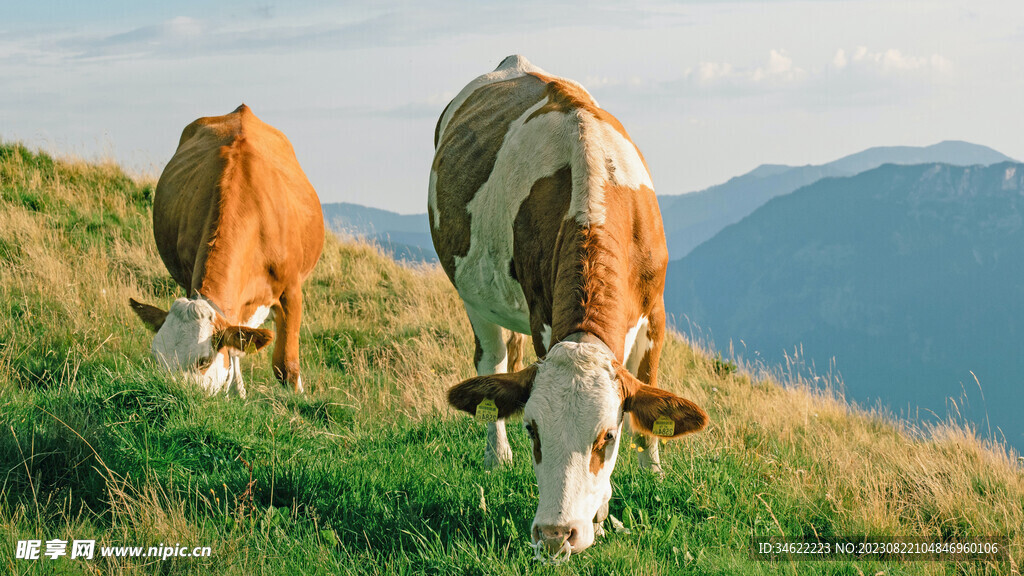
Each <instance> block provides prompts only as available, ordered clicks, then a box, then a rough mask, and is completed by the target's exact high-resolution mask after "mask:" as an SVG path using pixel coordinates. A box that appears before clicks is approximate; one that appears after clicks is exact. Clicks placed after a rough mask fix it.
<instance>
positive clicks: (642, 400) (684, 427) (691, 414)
mask: <svg viewBox="0 0 1024 576" xmlns="http://www.w3.org/2000/svg"><path fill="white" fill-rule="evenodd" d="M615 370H616V373H617V375H618V380H619V396H620V397H621V398H622V399H623V403H622V410H623V411H624V412H628V413H629V414H630V417H631V418H632V420H631V424H632V428H633V430H634V431H636V432H642V433H644V434H647V435H652V434H653V432H652V429H653V427H654V421H655V420H657V419H658V418H661V417H662V416H665V417H668V418H669V419H671V420H672V421H673V422H675V430H674V434H673V435H672V436H667V437H668V438H678V437H679V436H682V435H684V434H689V433H691V432H698V431H700V430H702V429H703V428H704V427H705V426H707V423H708V415H707V413H706V412H704V410H702V409H701V408H700V406H697V405H696V404H694V403H693V402H691V401H690V400H687V399H685V398H682V397H680V396H677V395H675V394H673V393H671V392H669V391H668V390H662V389H661V388H655V387H654V386H649V385H647V384H644V383H643V382H641V381H640V380H638V379H637V378H636V377H635V376H633V375H632V374H630V373H629V371H628V370H626V368H625V367H624V366H622V365H621V364H618V363H616V366H615Z"/></svg>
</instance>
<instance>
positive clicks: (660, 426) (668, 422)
mask: <svg viewBox="0 0 1024 576" xmlns="http://www.w3.org/2000/svg"><path fill="white" fill-rule="evenodd" d="M651 432H654V435H655V436H666V437H671V436H675V435H676V423H675V421H674V420H672V419H671V418H669V417H668V416H662V417H660V418H658V419H657V420H655V421H654V426H651Z"/></svg>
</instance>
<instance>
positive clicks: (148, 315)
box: [128, 298, 167, 332]
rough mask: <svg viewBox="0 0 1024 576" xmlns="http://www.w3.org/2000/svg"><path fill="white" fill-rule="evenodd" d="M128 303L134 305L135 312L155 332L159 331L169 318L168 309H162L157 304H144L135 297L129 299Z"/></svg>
mask: <svg viewBox="0 0 1024 576" xmlns="http://www.w3.org/2000/svg"><path fill="white" fill-rule="evenodd" d="M128 305H129V306H131V307H132V310H134V311H135V314H137V315H138V317H139V319H140V320H142V323H143V324H145V325H146V328H149V329H150V330H152V331H153V332H159V331H160V327H161V326H163V325H164V320H166V319H167V311H166V310H161V309H159V308H157V307H156V306H150V305H149V304H143V303H142V302H138V301H136V300H135V299H134V298H129V299H128Z"/></svg>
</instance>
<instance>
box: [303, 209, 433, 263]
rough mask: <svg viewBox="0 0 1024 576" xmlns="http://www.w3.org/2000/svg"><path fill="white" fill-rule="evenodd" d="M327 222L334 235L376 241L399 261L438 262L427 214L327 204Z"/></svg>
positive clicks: (325, 213) (325, 218)
mask: <svg viewBox="0 0 1024 576" xmlns="http://www.w3.org/2000/svg"><path fill="white" fill-rule="evenodd" d="M323 211H324V221H325V222H326V224H327V227H328V228H329V229H331V230H333V231H335V232H340V233H343V234H351V235H353V236H359V237H362V238H366V239H367V240H371V241H373V242H376V243H377V244H379V245H380V246H382V247H383V248H384V249H385V250H387V251H389V252H391V253H392V254H393V255H394V256H395V258H397V259H399V260H411V261H417V262H436V261H437V253H436V252H435V251H434V243H433V241H432V240H431V239H430V225H429V223H428V222H427V215H426V214H425V213H424V214H398V213H396V212H389V211H387V210H380V209H378V208H369V207H367V206H360V205H359V204H350V203H348V202H339V203H334V204H324V205H323Z"/></svg>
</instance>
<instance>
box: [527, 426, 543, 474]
mask: <svg viewBox="0 0 1024 576" xmlns="http://www.w3.org/2000/svg"><path fill="white" fill-rule="evenodd" d="M530 427H531V429H532V430H533V432H532V433H531V434H530V440H532V441H533V462H534V463H535V464H540V459H541V456H542V454H541V451H540V429H539V428H537V422H536V421H535V420H530Z"/></svg>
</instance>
